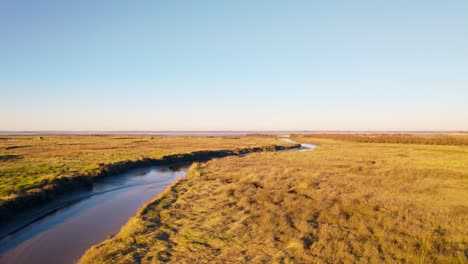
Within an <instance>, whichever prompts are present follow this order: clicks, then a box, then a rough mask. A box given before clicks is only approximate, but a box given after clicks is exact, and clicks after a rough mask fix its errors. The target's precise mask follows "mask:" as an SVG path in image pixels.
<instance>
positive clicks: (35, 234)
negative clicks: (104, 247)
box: [0, 138, 316, 264]
mask: <svg viewBox="0 0 468 264" xmlns="http://www.w3.org/2000/svg"><path fill="white" fill-rule="evenodd" d="M279 140H283V141H287V142H291V143H297V142H295V141H293V140H291V139H289V138H279ZM315 147H316V145H312V144H301V147H300V148H296V149H290V150H287V151H308V150H313V149H314V148H315ZM189 167H190V164H179V165H174V166H157V167H149V168H142V169H136V170H132V171H129V172H127V173H125V174H122V175H117V176H113V177H109V178H106V179H104V180H102V181H100V182H98V183H96V184H94V185H93V187H92V189H90V190H88V191H82V192H77V193H75V194H72V195H66V196H62V197H58V198H57V199H56V200H55V201H54V202H53V203H51V204H47V205H44V206H42V207H39V208H36V209H35V211H34V212H29V213H28V215H25V216H24V217H23V218H22V221H23V222H17V223H14V225H13V226H11V227H8V228H4V229H10V231H9V234H8V235H5V236H4V237H3V238H2V239H1V240H0V263H2V264H3V263H5V264H6V263H8V264H9V263H15V264H22V263H27V264H29V263H48V264H54V263H59V264H63V263H74V262H76V261H77V260H78V259H79V258H80V257H81V255H82V254H83V253H84V252H85V251H86V249H88V248H90V247H91V246H93V245H95V244H97V243H99V242H101V241H103V240H105V239H106V238H107V237H109V236H112V235H113V234H115V233H117V232H118V231H119V230H120V228H121V227H122V226H123V225H124V224H125V223H126V222H127V221H128V220H129V219H130V218H131V217H132V216H134V215H135V213H136V212H137V211H138V209H139V208H141V207H142V206H144V205H145V204H146V203H148V202H149V201H151V200H152V199H153V198H154V197H155V196H157V195H158V194H159V193H161V192H162V191H164V190H165V189H166V188H167V186H168V185H169V184H171V183H172V182H174V181H175V180H177V179H178V178H182V177H185V175H186V173H187V171H188V169H189ZM11 230H16V231H14V232H11ZM0 235H1V234H0Z"/></svg>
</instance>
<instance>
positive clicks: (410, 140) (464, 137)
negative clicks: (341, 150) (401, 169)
mask: <svg viewBox="0 0 468 264" xmlns="http://www.w3.org/2000/svg"><path fill="white" fill-rule="evenodd" d="M302 137H306V138H326V139H335V140H345V141H354V142H362V143H392V144H426V145H468V133H445V134H427V135H413V134H310V135H302Z"/></svg>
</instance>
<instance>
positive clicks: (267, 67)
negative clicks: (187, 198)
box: [0, 0, 468, 130]
mask: <svg viewBox="0 0 468 264" xmlns="http://www.w3.org/2000/svg"><path fill="white" fill-rule="evenodd" d="M466 14H468V2H467V1H450V0H449V1H398V0H396V1H177V0H175V1H149V0H148V1H117V0H114V1H91V0H82V1H51V0H43V1H32V0H31V1H25V0H16V1H8V0H7V1H0V39H1V41H0V92H1V94H0V130H296V129H300V130H302V129H311V130H330V129H332V130H468V103H467V102H468V16H467V15H466Z"/></svg>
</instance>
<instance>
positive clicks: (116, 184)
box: [0, 134, 468, 263]
mask: <svg viewBox="0 0 468 264" xmlns="http://www.w3.org/2000/svg"><path fill="white" fill-rule="evenodd" d="M278 137H279V136H278V135H251V136H235V137H233V136H225V137H154V136H135V135H133V136H120V135H117V136H116V135H112V136H104V135H101V136H41V137H40V139H38V138H37V137H18V136H15V137H8V138H9V139H14V140H10V141H2V142H1V143H0V144H2V146H1V147H2V151H3V153H2V155H3V156H11V155H15V156H21V157H22V158H21V159H24V161H21V159H9V160H4V161H2V163H3V164H2V170H1V172H2V174H1V176H2V183H4V186H2V187H3V189H7V190H16V191H10V192H8V196H7V195H5V196H4V197H5V198H4V199H3V201H2V205H5V204H8V203H9V202H10V201H14V200H15V199H25V197H29V196H28V195H27V194H28V192H30V190H34V189H37V190H34V192H42V191H43V192H44V195H46V194H47V195H49V196H50V197H47V199H43V200H40V202H38V201H35V200H34V201H35V203H34V204H35V207H36V209H38V208H39V209H41V208H42V209H43V210H44V212H42V213H43V214H39V215H40V216H41V217H39V218H38V219H36V218H34V217H33V216H34V215H35V214H32V213H31V212H33V211H34V210H33V209H34V208H29V207H20V209H18V208H13V209H15V210H20V212H18V211H15V210H13V211H10V215H9V217H10V218H11V219H13V220H14V219H15V217H16V218H18V217H20V218H22V219H26V220H29V222H28V221H26V222H24V225H21V226H18V225H16V226H15V225H12V224H11V223H9V220H8V219H6V220H5V222H4V227H9V228H10V231H12V230H13V231H15V232H13V233H10V234H9V235H7V236H5V237H4V238H3V239H2V241H0V246H1V248H2V253H0V254H1V255H2V256H1V257H0V262H5V263H8V262H10V263H11V262H12V261H13V262H15V263H31V261H32V259H36V260H39V259H42V260H44V261H47V262H49V263H64V262H74V261H79V262H80V263H109V262H112V263H166V262H171V263H180V262H193V261H195V262H197V261H201V262H215V263H226V262H228V263H229V262H232V263H265V262H275V263H276V262H281V263H288V262H293V263H334V262H346V263H348V262H371V263H375V262H409V263H428V262H433V263H447V262H452V263H464V262H466V249H467V240H466V238H467V236H468V234H467V232H466V228H465V223H466V222H467V220H468V204H467V201H468V197H467V194H468V146H467V145H466V143H465V142H466V139H467V138H468V136H467V135H466V134H443V135H411V134H404V135H395V134H392V135H388V134H387V135H386V134H364V135H363V134H359V135H358V134H355V135H352V134H348V135H336V134H308V135H301V134H291V135H282V136H281V137H283V138H284V137H286V139H287V140H278ZM283 138H279V139H283ZM408 138H410V139H411V140H409V139H408ZM441 138H442V139H443V140H442V141H441ZM389 141H391V142H390V143H388V142H389ZM187 142H191V143H190V145H185V143H187ZM295 142H299V143H303V144H304V146H309V147H310V146H317V147H315V148H314V149H313V151H305V152H304V151H284V150H282V149H286V150H287V149H291V150H294V149H295V148H296V149H299V150H300V148H298V144H297V143H295ZM62 144H68V145H70V146H74V148H70V147H67V148H66V151H61V150H62V146H63V145H62ZM12 146H28V147H29V148H30V150H29V152H27V151H26V150H25V149H26V148H27V147H23V148H21V147H13V148H12ZM32 150H34V151H32ZM216 150H217V151H220V150H223V151H232V152H230V153H228V154H229V156H231V157H228V155H227V154H226V153H225V152H224V153H223V155H221V156H217V155H218V154H219V152H209V151H216ZM200 151H205V152H206V151H208V152H209V153H211V155H212V157H221V158H217V159H211V160H209V159H210V158H212V157H206V156H203V159H197V158H194V157H193V156H190V157H191V158H190V159H189V160H187V159H186V157H187V156H184V155H183V154H185V155H186V154H187V153H192V154H193V153H205V152H200ZM257 151H261V152H257ZM265 151H266V152H265ZM249 152H256V153H250V154H248V155H245V154H247V153H249ZM29 153H30V154H29ZM216 153H218V154H216ZM77 157H81V158H80V159H79V160H78V161H77V160H76V158H77ZM167 157H172V159H169V160H168V159H167ZM174 157H178V158H179V159H180V158H181V157H182V159H181V160H177V159H176V158H174ZM165 159H166V160H165ZM51 160H53V161H58V160H59V162H60V163H59V164H62V166H61V167H60V168H62V169H60V170H56V169H55V168H57V167H53V166H51V167H50V169H49V170H33V169H30V170H29V172H30V173H31V172H33V173H35V174H31V175H29V174H27V173H26V172H24V169H23V168H24V167H26V166H25V164H24V163H23V162H26V161H29V162H30V164H35V166H32V168H42V166H40V164H51V163H52V162H51ZM87 160H88V161H89V162H90V164H93V165H94V166H95V167H94V168H95V170H98V171H101V170H103V168H109V166H111V164H116V163H117V164H121V163H122V162H124V164H137V165H138V166H140V167H138V166H137V167H135V166H128V167H126V168H123V167H118V168H119V170H116V171H114V172H113V173H110V172H109V173H108V174H106V177H102V178H99V179H96V180H89V181H87V184H85V185H83V186H82V185H81V182H80V181H78V182H77V183H78V185H70V184H66V185H63V186H62V187H61V188H60V189H63V190H61V191H60V192H57V193H55V192H54V193H51V192H47V190H48V189H50V186H49V185H48V184H46V182H45V181H44V180H43V179H47V180H48V181H49V182H53V179H55V178H60V177H81V176H83V175H86V176H88V177H96V175H98V174H96V172H94V174H93V170H86V169H89V168H93V167H92V165H86V166H84V167H83V168H80V167H79V164H78V163H76V162H80V163H81V164H86V163H84V162H85V161H87ZM137 160H153V162H155V161H158V160H159V161H164V163H161V164H158V163H157V162H156V163H154V164H158V165H154V164H153V165H152V164H151V163H135V162H136V161H137ZM129 161H133V163H128V162H129ZM67 162H68V163H67ZM93 162H96V163H93ZM119 162H120V163H119ZM181 162H182V163H183V164H187V165H183V166H182V167H175V168H176V169H173V167H170V165H171V164H176V163H179V164H180V163H181ZM63 164H67V168H70V169H69V170H68V171H66V170H63V167H64V166H63ZM190 164H191V165H190ZM155 166H156V167H155ZM15 168H17V174H11V173H10V174H7V173H4V172H5V171H7V172H9V171H12V170H14V169H15ZM71 168H74V170H72V169H71ZM177 168H181V169H177ZM54 169H55V170H54ZM185 174H186V176H185ZM80 175H81V176H80ZM93 175H94V176H93ZM177 175H178V176H177ZM38 179H40V180H38ZM35 182H37V183H36V184H35V185H34V189H27V187H25V186H31V183H35ZM12 183H16V185H13V184H12ZM22 183H23V184H22ZM24 183H27V185H25V184H24ZM61 183H62V182H60V181H59V182H55V184H61ZM41 184H42V185H41ZM20 187H21V188H22V189H21V188H20ZM56 188H58V187H56ZM67 197H68V198H67ZM69 197H73V198H77V199H76V201H75V200H73V199H69ZM26 201H27V200H26ZM70 201H72V202H71V203H70ZM50 204H54V205H56V207H54V208H53V207H50V206H48V205H50ZM51 208H53V210H52V212H48V211H47V210H50V209H51ZM10 209H12V208H10ZM28 212H30V213H29V214H28ZM117 212H118V213H117ZM35 213H36V216H37V213H38V212H37V210H36V211H35ZM17 220H18V219H17ZM92 222H95V223H96V224H94V225H93V224H91V223H92ZM101 223H102V224H101ZM100 225H102V227H100ZM104 227H108V228H104ZM11 228H13V229H11ZM15 228H16V229H15ZM93 228H96V229H95V230H99V231H100V232H97V231H93ZM4 229H5V228H4ZM80 229H81V230H82V231H79V230H80ZM7 231H8V230H7ZM77 231H78V232H80V234H79V235H78V233H76V232H77ZM6 234H8V233H6ZM73 234H75V235H73ZM106 237H107V238H106ZM44 239H45V240H46V241H48V243H47V244H44V243H42V242H40V241H44ZM69 240H71V241H73V242H69V243H64V241H69ZM54 243H58V244H57V245H56V247H57V248H60V247H62V248H61V252H67V254H64V255H62V256H66V257H60V258H58V257H57V258H53V257H50V254H48V251H47V249H48V248H49V247H50V246H53V245H54ZM93 244H95V245H94V246H93ZM88 248H89V249H88ZM86 249H88V250H86ZM82 254H84V255H83V256H82ZM25 256H29V257H25Z"/></svg>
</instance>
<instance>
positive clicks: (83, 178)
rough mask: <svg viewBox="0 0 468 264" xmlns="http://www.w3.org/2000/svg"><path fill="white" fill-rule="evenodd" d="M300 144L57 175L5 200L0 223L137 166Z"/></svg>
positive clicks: (198, 154)
mask: <svg viewBox="0 0 468 264" xmlns="http://www.w3.org/2000/svg"><path fill="white" fill-rule="evenodd" d="M297 147H300V144H296V145H291V146H278V145H271V146H264V147H255V148H243V149H236V150H218V151H196V152H191V153H186V154H174V155H168V156H164V157H163V158H161V159H147V158H144V159H141V160H135V161H121V162H116V163H111V164H103V165H102V167H101V169H100V170H99V171H98V172H96V173H94V174H89V175H79V176H74V177H67V178H58V179H54V180H51V181H49V182H46V185H45V186H44V187H43V188H41V189H33V190H29V191H28V192H25V193H24V194H20V195H18V196H17V197H15V198H14V199H11V200H8V201H4V202H3V203H1V204H0V224H5V223H8V222H11V221H13V220H14V219H15V217H16V216H18V215H19V214H20V213H23V212H25V211H27V210H29V209H31V208H33V207H35V206H39V205H42V204H44V203H48V202H50V201H53V200H54V198H55V197H56V196H57V195H60V194H64V193H67V192H71V191H76V190H79V189H83V188H89V187H91V186H92V185H93V183H94V182H96V181H99V180H100V179H102V178H105V177H108V176H112V175H116V174H120V173H124V172H127V171H129V170H132V169H135V168H143V167H150V166H160V165H169V164H174V163H185V162H196V161H206V160H209V159H212V158H219V157H226V156H232V155H242V154H246V153H251V152H262V151H278V150H285V149H291V148H297Z"/></svg>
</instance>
